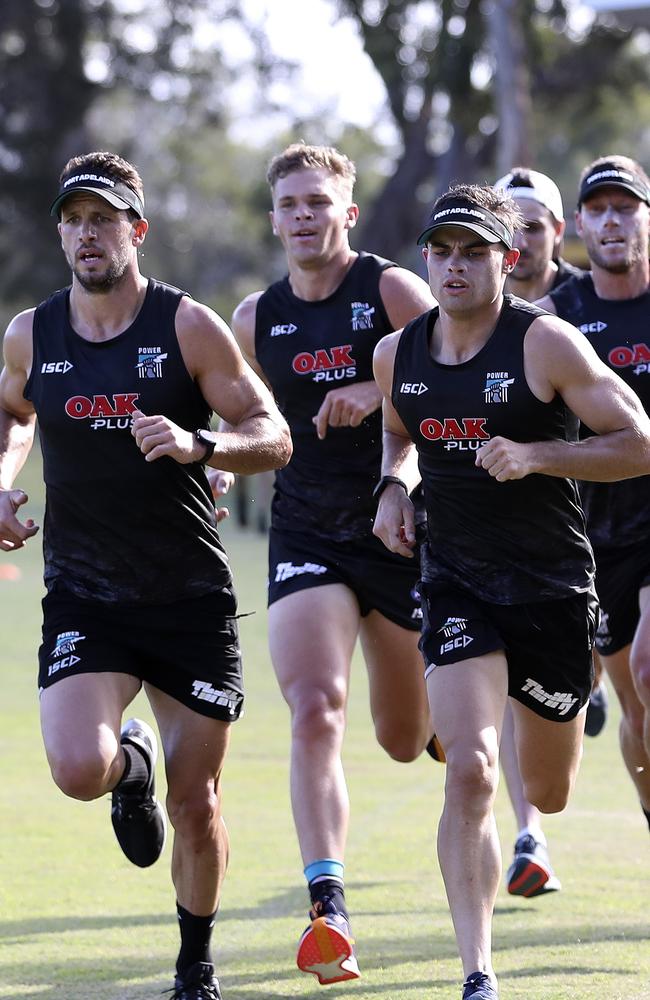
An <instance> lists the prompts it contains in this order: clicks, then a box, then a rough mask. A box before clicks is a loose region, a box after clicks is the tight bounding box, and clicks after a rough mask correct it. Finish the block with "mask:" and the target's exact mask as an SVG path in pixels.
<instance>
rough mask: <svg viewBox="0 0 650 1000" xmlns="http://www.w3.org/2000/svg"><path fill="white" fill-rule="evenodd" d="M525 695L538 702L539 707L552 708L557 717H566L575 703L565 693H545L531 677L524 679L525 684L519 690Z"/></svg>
mask: <svg viewBox="0 0 650 1000" xmlns="http://www.w3.org/2000/svg"><path fill="white" fill-rule="evenodd" d="M521 690H522V691H523V692H524V693H525V694H529V695H530V696H531V698H534V699H535V701H538V702H539V703H540V705H546V707H547V708H554V709H556V710H557V714H558V715H566V714H567V712H568V711H569V709H571V707H572V706H573V705H575V703H576V702H577V700H578V699H577V698H575V697H574V696H573V695H572V694H569V693H568V692H567V691H555V692H554V693H553V694H549V692H548V691H545V690H544V688H543V687H542V685H541V684H539V683H538V682H537V681H534V680H533V679H532V677H527V678H526V683H525V684H524V685H523V687H522V689H521Z"/></svg>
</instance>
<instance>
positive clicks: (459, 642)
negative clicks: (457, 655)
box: [440, 635, 474, 656]
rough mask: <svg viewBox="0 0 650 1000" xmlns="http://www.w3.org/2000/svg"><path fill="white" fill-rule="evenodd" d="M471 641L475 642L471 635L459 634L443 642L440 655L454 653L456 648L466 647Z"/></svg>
mask: <svg viewBox="0 0 650 1000" xmlns="http://www.w3.org/2000/svg"><path fill="white" fill-rule="evenodd" d="M470 642H474V640H473V639H472V637H471V635H457V636H456V637H455V638H454V639H449V641H448V642H443V643H441V645H440V655H441V656H442V655H443V654H444V653H453V652H454V650H455V649H465V646H469V644H470Z"/></svg>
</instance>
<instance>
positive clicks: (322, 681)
mask: <svg viewBox="0 0 650 1000" xmlns="http://www.w3.org/2000/svg"><path fill="white" fill-rule="evenodd" d="M354 176H355V170H354V165H353V164H352V163H351V162H350V160H348V158H347V157H345V156H343V155H342V154H340V153H339V152H337V151H336V150H334V149H331V148H328V147H320V146H305V145H303V144H296V145H295V146H291V147H289V148H288V149H287V150H285V151H284V152H283V153H282V154H280V155H279V156H277V157H276V158H275V159H274V160H273V161H272V163H271V166H270V169H269V174H268V179H269V183H270V187H271V193H272V199H273V211H272V213H271V220H272V224H273V229H274V232H275V233H276V235H277V236H278V237H279V238H280V240H281V242H282V244H283V246H284V249H285V251H286V254H287V261H288V266H289V273H288V276H287V277H286V278H284V279H283V280H282V281H279V282H277V283H275V284H274V285H272V286H271V287H270V288H269V289H268V290H267V291H266V292H256V293H254V294H253V295H250V296H248V297H247V298H246V299H245V300H244V301H243V302H242V303H241V304H240V305H239V306H238V308H237V310H236V311H235V315H234V317H233V329H234V331H235V335H236V336H237V338H238V340H239V343H240V346H241V347H242V350H243V352H244V354H245V356H246V357H247V358H248V360H249V361H250V363H251V365H252V366H253V367H254V368H255V370H256V371H257V372H259V373H260V374H261V376H262V377H263V378H264V379H265V380H266V381H267V383H268V384H269V385H270V386H271V388H272V389H273V392H274V394H275V396H276V399H277V401H278V403H279V405H280V409H281V410H282V412H283V413H284V416H285V417H286V418H287V421H288V423H289V426H290V428H291V434H292V438H293V442H294V452H293V457H292V460H291V462H290V463H289V465H288V466H287V467H286V468H285V469H283V470H282V473H281V474H278V475H277V476H276V484H275V495H274V499H273V504H272V515H271V517H272V520H271V532H270V551H269V643H270V650H271V656H272V659H273V665H274V668H275V671H276V674H277V677H278V682H279V684H280V687H281V689H282V693H283V695H284V697H285V699H286V701H287V703H288V705H289V708H290V710H291V716H292V744H291V801H292V808H293V815H294V821H295V824H296V830H297V834H298V840H299V843H300V850H301V853H302V860H303V865H304V870H305V877H306V879H307V882H308V886H309V892H310V897H311V903H312V908H311V913H310V916H311V918H312V923H311V924H310V925H309V926H308V928H307V930H306V931H305V933H304V934H303V936H302V938H301V940H300V944H299V948H298V966H299V968H301V969H302V970H303V971H305V972H312V973H314V974H315V975H316V976H317V977H318V980H319V982H320V983H331V982H338V981H341V980H345V979H352V978H356V977H357V976H358V974H359V973H358V965H357V961H356V957H355V954H354V952H353V949H352V942H351V936H350V928H349V922H348V914H347V909H346V904H345V899H344V893H343V868H344V854H345V845H346V837H347V826H348V814H349V805H348V795H347V789H346V784H345V777H344V774H343V767H342V763H341V744H342V741H343V734H344V730H345V723H346V703H347V695H348V682H349V675H350V661H351V657H352V653H353V650H354V647H355V643H356V641H357V636H359V637H360V639H361V645H362V648H363V653H364V658H365V661H366V665H367V668H368V677H369V682H370V705H371V711H372V715H373V720H374V724H375V731H376V734H377V739H378V740H379V742H380V743H381V745H382V746H383V747H384V748H385V749H386V750H387V751H388V753H390V754H391V756H392V757H394V758H395V759H397V760H402V761H408V760H413V759H414V758H415V757H417V756H418V754H419V753H420V752H421V751H422V749H423V748H424V746H425V744H427V741H428V739H429V737H430V735H431V730H430V719H429V711H428V706H427V699H426V690H425V686H424V684H423V682H422V676H421V668H420V662H419V653H418V649H417V643H418V636H419V631H420V625H421V611H420V602H419V595H418V591H417V581H418V577H419V572H418V567H417V565H416V564H414V560H412V559H411V560H405V559H402V558H401V557H400V556H395V555H392V554H391V553H388V552H386V550H385V548H384V547H383V545H381V543H380V542H379V541H378V539H377V538H375V537H374V536H373V534H372V518H373V515H374V510H375V506H376V503H375V501H373V498H372V490H373V487H374V486H375V485H376V483H377V481H378V479H379V474H380V462H381V415H380V409H379V408H380V401H381V393H380V392H379V390H378V388H377V386H376V385H375V382H374V379H373V374H372V353H373V350H374V347H375V345H376V344H377V342H378V340H379V339H380V338H381V337H382V336H383V335H384V334H385V333H387V332H389V331H390V330H394V329H396V328H397V327H399V326H401V325H403V323H405V322H407V320H409V319H412V318H413V317H414V316H417V315H418V314H419V313H421V312H423V311H424V310H426V309H429V308H430V306H431V302H432V299H431V295H430V293H429V289H428V287H427V285H426V284H425V282H424V281H422V279H421V278H418V277H416V276H415V275H414V274H411V273H410V272H408V271H405V270H403V269H402V268H399V267H396V266H395V265H394V264H392V263H391V262H389V261H386V260H382V259H381V258H379V257H377V256H375V255H373V254H366V253H356V252H354V251H353V250H352V249H351V248H350V244H349V239H348V237H349V232H350V230H351V229H352V228H353V226H354V225H355V223H356V220H357V215H358V208H357V206H356V205H355V204H354V203H353V201H352V189H353V182H354ZM414 391H415V389H414Z"/></svg>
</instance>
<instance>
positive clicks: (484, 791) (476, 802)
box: [445, 745, 498, 813]
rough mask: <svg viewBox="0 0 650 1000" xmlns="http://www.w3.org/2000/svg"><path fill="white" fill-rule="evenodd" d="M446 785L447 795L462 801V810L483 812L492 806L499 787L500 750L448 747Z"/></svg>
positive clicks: (446, 748) (446, 751)
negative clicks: (498, 753)
mask: <svg viewBox="0 0 650 1000" xmlns="http://www.w3.org/2000/svg"><path fill="white" fill-rule="evenodd" d="M445 753H446V756H447V783H446V792H445V796H446V798H447V799H449V798H450V797H454V798H459V799H460V800H461V802H462V803H463V808H464V809H466V810H469V811H473V810H476V811H477V812H481V813H482V812H484V811H485V808H486V807H489V805H490V804H491V802H492V800H493V799H494V796H495V795H496V789H497V784H498V766H497V760H498V755H497V749H496V747H495V748H494V750H493V751H488V750H487V749H484V748H475V749H469V748H468V749H466V748H460V749H459V748H456V747H454V746H453V745H452V746H449V747H447V746H445Z"/></svg>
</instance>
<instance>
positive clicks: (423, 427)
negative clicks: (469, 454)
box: [420, 417, 490, 451]
mask: <svg viewBox="0 0 650 1000" xmlns="http://www.w3.org/2000/svg"><path fill="white" fill-rule="evenodd" d="M486 424H487V418H486V417H461V418H460V419H456V417H443V419H442V420H438V418H437V417H425V418H424V420H422V421H421V423H420V434H421V435H422V437H423V438H424V439H425V440H426V441H440V442H441V443H442V446H443V448H444V449H445V450H446V451H478V449H479V448H480V447H481V445H482V444H483V442H484V441H489V440H490V435H489V434H488V431H487V429H486Z"/></svg>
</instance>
